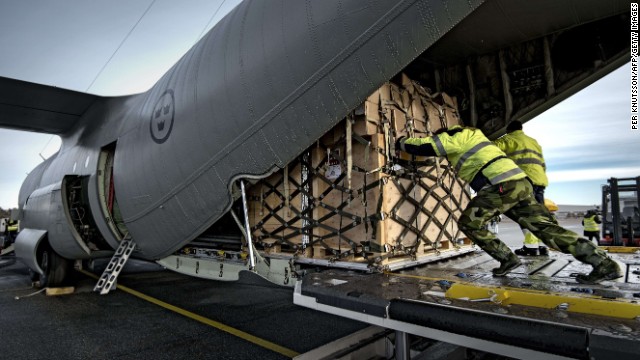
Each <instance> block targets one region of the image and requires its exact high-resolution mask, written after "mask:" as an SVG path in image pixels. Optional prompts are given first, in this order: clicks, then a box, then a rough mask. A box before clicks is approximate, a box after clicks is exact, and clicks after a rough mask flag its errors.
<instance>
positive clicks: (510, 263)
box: [491, 254, 521, 276]
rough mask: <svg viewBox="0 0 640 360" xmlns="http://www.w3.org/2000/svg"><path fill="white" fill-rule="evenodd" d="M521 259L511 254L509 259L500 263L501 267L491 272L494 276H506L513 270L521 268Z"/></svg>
mask: <svg viewBox="0 0 640 360" xmlns="http://www.w3.org/2000/svg"><path fill="white" fill-rule="evenodd" d="M520 264H521V263H520V259H518V257H517V256H515V255H514V254H509V257H508V258H507V259H506V260H502V261H500V267H498V268H495V269H493V270H491V271H492V272H493V276H505V275H507V274H508V273H509V272H511V270H513V269H515V268H517V267H518V266H520Z"/></svg>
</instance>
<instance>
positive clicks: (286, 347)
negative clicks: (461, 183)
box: [0, 219, 581, 360]
mask: <svg viewBox="0 0 640 360" xmlns="http://www.w3.org/2000/svg"><path fill="white" fill-rule="evenodd" d="M563 225H565V226H566V227H567V228H570V229H572V230H574V231H581V227H580V221H579V220H571V221H569V222H567V221H564V222H563ZM499 235H500V238H501V239H503V240H504V241H505V242H507V243H508V245H510V246H512V247H520V246H521V245H522V233H521V232H520V229H519V228H518V226H517V224H515V223H513V222H511V221H509V220H507V219H505V220H503V222H501V223H500V225H499ZM103 265H104V264H103ZM96 270H100V268H99V267H98V268H97V269H96ZM96 273H97V274H99V271H96ZM95 283H96V280H95V279H93V278H90V277H88V276H86V275H84V274H81V273H78V280H77V284H76V285H77V286H76V291H75V293H74V294H71V295H62V296H46V295H44V293H38V294H35V295H31V296H29V295H30V294H33V293H34V292H35V291H36V289H34V288H32V287H31V282H30V279H29V275H28V271H27V268H26V267H25V266H24V265H22V264H21V263H20V262H16V261H15V259H14V258H12V257H10V256H4V257H2V258H1V259H0V324H1V325H0V358H1V359H14V360H15V359H287V358H291V357H293V356H295V355H296V354H299V353H304V352H307V351H310V350H312V349H314V348H316V347H318V346H321V345H324V344H326V343H328V342H330V341H332V340H335V339H339V338H341V337H343V336H346V335H349V334H351V333H353V332H355V331H357V330H359V329H362V328H364V327H365V325H364V324H362V323H359V322H356V321H351V320H346V319H343V318H339V317H336V316H331V315H327V314H325V313H320V312H316V311H313V310H310V309H307V308H302V307H298V306H296V305H294V304H293V303H292V298H293V295H292V289H291V288H285V287H279V286H275V285H272V284H270V283H268V282H266V281H264V280H262V279H260V278H257V277H255V276H253V275H246V276H243V278H242V279H241V280H240V281H239V282H236V283H224V282H217V281H211V280H202V279H197V278H192V277H188V276H184V275H181V274H177V273H173V272H170V271H167V270H163V269H162V268H161V267H159V266H157V265H156V264H153V263H147V262H142V261H135V260H131V261H130V263H128V264H127V266H126V267H125V270H124V272H123V273H122V274H121V275H120V278H119V282H118V284H119V285H123V286H125V287H126V289H130V290H131V291H129V292H127V291H123V290H121V289H119V290H115V291H112V292H111V293H110V294H108V295H102V296H101V295H98V294H97V293H94V292H92V289H93V286H94V285H95ZM145 296H146V297H145Z"/></svg>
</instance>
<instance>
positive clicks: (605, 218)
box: [599, 176, 640, 246]
mask: <svg viewBox="0 0 640 360" xmlns="http://www.w3.org/2000/svg"><path fill="white" fill-rule="evenodd" d="M607 182H608V184H607V185H602V236H601V238H600V241H599V243H600V245H602V246H640V210H639V209H638V206H640V176H638V177H635V178H610V179H608V180H607Z"/></svg>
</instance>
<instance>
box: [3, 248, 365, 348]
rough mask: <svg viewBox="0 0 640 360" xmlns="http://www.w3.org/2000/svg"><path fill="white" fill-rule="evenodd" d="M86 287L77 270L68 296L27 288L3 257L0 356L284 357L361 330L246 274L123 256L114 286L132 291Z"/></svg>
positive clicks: (24, 273)
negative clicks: (193, 270)
mask: <svg viewBox="0 0 640 360" xmlns="http://www.w3.org/2000/svg"><path fill="white" fill-rule="evenodd" d="M95 283H96V280H94V279H93V278H91V277H88V276H86V275H84V274H81V273H78V279H77V282H76V289H75V292H74V293H73V294H70V295H58V296H47V295H45V293H43V292H41V293H37V294H33V293H34V292H35V291H37V289H35V288H33V287H32V286H31V281H30V278H29V275H28V270H27V268H26V267H25V266H24V265H23V264H21V263H20V262H19V261H16V260H15V258H13V257H11V256H3V257H2V258H1V259H0V324H1V325H0V329H1V330H0V333H1V335H0V341H1V342H0V344H1V345H0V358H2V359H288V358H291V357H293V356H295V355H296V354H298V353H304V352H307V351H309V350H312V349H314V348H316V347H318V346H321V345H323V344H326V343H328V342H330V341H333V340H335V339H338V338H341V337H343V336H346V335H349V334H351V333H353V332H355V331H357V330H360V329H362V328H364V327H366V325H365V324H363V323H359V322H356V321H352V320H347V319H343V318H339V317H336V316H332V315H327V314H324V313H320V312H316V311H314V310H310V309H307V308H303V307H299V306H296V305H294V304H293V302H292V298H293V289H292V288H287V287H280V286H275V285H272V284H270V283H268V282H266V281H264V280H262V279H261V278H258V277H257V276H254V275H252V274H247V275H245V276H242V278H241V280H240V281H238V282H233V283H225V282H218V281H211V280H204V279H198V278H193V277H188V276H184V275H181V274H177V273H174V272H170V271H167V270H163V269H162V268H161V267H160V266H158V265H156V264H154V263H148V262H142V261H137V260H130V263H128V264H127V266H125V269H124V270H123V273H121V274H120V277H119V279H118V285H120V286H122V285H124V286H125V288H126V289H127V290H132V291H131V292H127V291H123V290H121V289H117V290H115V291H112V292H110V293H109V294H106V295H99V294H98V293H94V292H93V291H92V290H93V286H94V285H95ZM31 294H33V295H31ZM134 294H135V295H134ZM140 295H143V296H140ZM141 297H142V298H141ZM167 305H168V306H167Z"/></svg>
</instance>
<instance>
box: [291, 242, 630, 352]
mask: <svg viewBox="0 0 640 360" xmlns="http://www.w3.org/2000/svg"><path fill="white" fill-rule="evenodd" d="M614 250H615V249H612V248H609V251H614ZM625 250H626V252H625V253H619V254H618V253H616V254H613V253H611V254H610V255H611V257H612V258H613V259H614V260H616V261H617V262H618V263H619V264H620V265H621V266H623V270H624V273H625V276H624V277H623V278H620V279H617V280H615V281H606V282H603V283H601V284H598V285H583V284H579V283H577V282H576V281H575V275H576V274H577V273H588V272H589V271H590V270H591V267H590V266H588V265H584V264H582V263H580V262H578V261H576V260H574V259H573V258H572V257H571V256H570V255H565V254H561V253H557V252H551V254H550V255H549V256H548V257H529V258H521V259H522V262H523V265H522V266H520V267H519V268H517V269H516V270H515V271H514V272H512V273H510V274H509V275H508V276H506V277H493V276H492V274H491V268H493V267H496V266H497V264H498V263H497V262H496V261H495V260H493V259H491V258H490V257H489V256H488V255H486V254H485V253H484V252H481V251H478V252H474V253H471V254H468V255H464V256H461V257H458V258H455V259H448V260H446V261H443V262H438V263H434V264H429V265H426V266H422V267H419V268H414V269H411V270H404V271H400V272H389V273H378V274H363V273H358V272H355V271H345V270H328V271H325V272H319V273H311V274H308V275H306V276H305V277H304V278H303V279H302V280H300V281H298V283H297V284H296V288H295V292H294V303H295V304H297V305H300V306H305V307H309V308H313V309H316V310H318V311H323V312H327V313H331V314H334V315H338V316H343V317H346V318H350V319H354V320H358V321H362V322H365V323H368V324H371V325H375V326H380V327H382V328H386V329H392V330H395V331H396V340H395V341H396V356H397V357H396V358H398V359H409V358H411V356H410V355H409V354H410V352H409V351H408V348H409V347H410V345H409V344H408V342H407V336H406V334H411V335H415V336H418V337H423V338H428V339H432V340H437V341H442V342H446V343H450V344H454V345H459V346H463V347H467V348H472V349H477V350H482V351H486V352H490V353H494V354H498V355H503V356H508V357H513V358H520V359H614V358H615V359H617V360H622V359H638V357H639V356H640V252H638V251H634V252H631V251H630V249H628V248H627V249H625ZM403 342H404V343H403Z"/></svg>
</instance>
